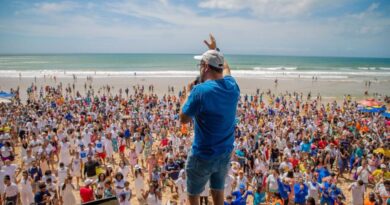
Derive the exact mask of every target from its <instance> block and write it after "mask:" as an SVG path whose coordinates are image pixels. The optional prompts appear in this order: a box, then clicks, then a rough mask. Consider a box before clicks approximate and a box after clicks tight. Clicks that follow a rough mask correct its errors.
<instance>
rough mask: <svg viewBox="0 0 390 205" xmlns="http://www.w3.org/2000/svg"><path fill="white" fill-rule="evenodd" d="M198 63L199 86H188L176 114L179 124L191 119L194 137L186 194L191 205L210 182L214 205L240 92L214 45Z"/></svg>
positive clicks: (229, 148)
mask: <svg viewBox="0 0 390 205" xmlns="http://www.w3.org/2000/svg"><path fill="white" fill-rule="evenodd" d="M210 39H211V43H208V42H207V41H205V43H206V45H207V46H208V47H209V50H208V51H207V52H205V53H204V54H203V55H202V56H200V57H198V58H197V59H200V60H201V61H200V64H199V67H200V80H199V81H200V82H199V84H197V85H194V84H195V83H191V84H189V86H188V87H187V91H186V92H185V93H183V94H184V95H185V98H186V99H185V101H184V104H183V106H182V108H181V112H180V121H181V123H189V122H191V121H192V119H194V130H195V136H194V140H193V143H192V150H191V153H190V154H189V156H188V158H187V164H186V172H187V191H188V195H189V202H190V204H191V205H193V204H195V205H198V204H199V195H200V193H202V191H203V190H204V188H205V185H206V183H207V181H209V180H210V189H211V195H212V197H213V201H214V204H223V202H224V201H223V199H224V196H223V194H224V184H225V178H226V175H227V172H228V168H229V162H230V155H231V152H232V150H233V142H234V128H235V119H236V118H235V117H236V110H237V102H238V97H239V95H240V89H239V87H238V85H237V83H236V81H235V79H234V78H233V77H232V76H231V74H230V69H229V66H228V65H227V63H226V62H225V61H224V57H223V55H222V54H221V53H220V52H219V51H217V50H218V49H217V47H216V42H215V39H214V37H213V36H212V35H210Z"/></svg>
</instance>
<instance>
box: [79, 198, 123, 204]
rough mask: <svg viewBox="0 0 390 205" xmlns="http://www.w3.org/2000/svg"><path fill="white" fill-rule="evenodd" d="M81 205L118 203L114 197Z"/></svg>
mask: <svg viewBox="0 0 390 205" xmlns="http://www.w3.org/2000/svg"><path fill="white" fill-rule="evenodd" d="M82 205H119V201H118V199H117V198H116V197H111V198H105V199H100V200H96V201H91V202H87V203H83V204H82Z"/></svg>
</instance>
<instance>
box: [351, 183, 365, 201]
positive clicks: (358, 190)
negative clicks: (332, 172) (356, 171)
mask: <svg viewBox="0 0 390 205" xmlns="http://www.w3.org/2000/svg"><path fill="white" fill-rule="evenodd" d="M350 188H351V192H352V200H351V202H352V204H353V205H363V203H364V201H363V196H364V186H359V185H358V184H357V183H356V182H354V183H352V184H351V185H350Z"/></svg>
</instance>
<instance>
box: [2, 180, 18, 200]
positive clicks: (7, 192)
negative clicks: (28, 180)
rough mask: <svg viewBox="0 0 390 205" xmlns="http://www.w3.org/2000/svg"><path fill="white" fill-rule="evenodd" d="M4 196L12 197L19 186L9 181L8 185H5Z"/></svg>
mask: <svg viewBox="0 0 390 205" xmlns="http://www.w3.org/2000/svg"><path fill="white" fill-rule="evenodd" d="M4 193H5V197H13V196H16V195H17V194H18V193H19V188H18V186H17V185H16V184H14V183H11V184H10V185H9V186H7V185H6V186H5V190H4Z"/></svg>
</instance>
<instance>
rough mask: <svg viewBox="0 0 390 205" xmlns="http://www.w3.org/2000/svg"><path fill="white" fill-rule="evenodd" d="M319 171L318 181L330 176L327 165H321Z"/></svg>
mask: <svg viewBox="0 0 390 205" xmlns="http://www.w3.org/2000/svg"><path fill="white" fill-rule="evenodd" d="M317 172H318V183H322V179H323V178H325V177H328V176H330V173H329V171H328V169H327V168H325V167H321V168H320V169H318V170H317Z"/></svg>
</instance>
